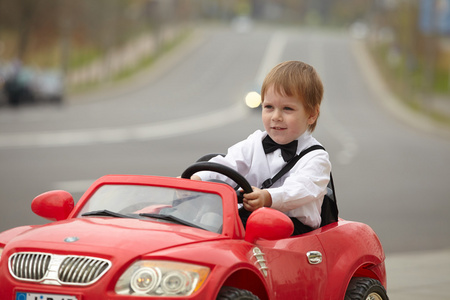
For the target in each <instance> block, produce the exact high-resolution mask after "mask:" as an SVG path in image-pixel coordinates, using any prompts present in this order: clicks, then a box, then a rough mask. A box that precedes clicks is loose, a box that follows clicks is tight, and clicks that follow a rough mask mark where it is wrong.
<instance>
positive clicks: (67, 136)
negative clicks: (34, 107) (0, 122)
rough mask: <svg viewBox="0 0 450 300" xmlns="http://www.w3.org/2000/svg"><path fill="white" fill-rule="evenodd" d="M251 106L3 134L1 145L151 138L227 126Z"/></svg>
mask: <svg viewBox="0 0 450 300" xmlns="http://www.w3.org/2000/svg"><path fill="white" fill-rule="evenodd" d="M248 112H249V109H248V108H247V107H245V106H244V104H243V103H236V104H235V105H233V106H231V107H229V108H226V109H221V110H218V111H215V112H210V113H207V114H204V115H197V116H190V117H187V118H184V119H179V120H168V121H162V122H156V123H149V124H141V125H136V126H129V127H106V128H89V129H80V130H60V131H46V132H26V133H14V134H12V133H11V134H1V135H0V149H2V148H26V147H67V146H77V145H92V144H102V143H122V142H128V141H149V140H155V139H163V138H171V137H174V136H180V135H185V134H188V133H193V132H198V131H202V130H209V129H211V128H214V127H220V126H224V125H226V124H229V123H232V122H236V121H238V120H240V119H242V118H244V117H245V116H246V115H247V113H248Z"/></svg>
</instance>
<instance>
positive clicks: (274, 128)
mask: <svg viewBox="0 0 450 300" xmlns="http://www.w3.org/2000/svg"><path fill="white" fill-rule="evenodd" d="M270 128H271V129H273V130H285V129H286V128H284V127H275V126H272V127H270Z"/></svg>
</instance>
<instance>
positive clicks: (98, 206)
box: [77, 184, 222, 233]
mask: <svg viewBox="0 0 450 300" xmlns="http://www.w3.org/2000/svg"><path fill="white" fill-rule="evenodd" d="M86 216H109V217H130V218H143V219H148V220H155V219H156V220H159V221H161V222H170V223H177V224H183V225H188V226H193V227H199V228H202V229H206V230H209V231H213V232H217V233H221V230H222V199H221V197H220V196H219V195H217V194H211V193H203V192H197V191H191V190H182V189H175V188H165V187H155V186H145V185H122V184H120V185H103V186H101V187H100V188H99V189H98V190H97V191H95V193H94V194H93V195H92V196H91V197H90V199H89V201H88V202H87V203H86V204H85V205H84V206H83V208H82V209H81V211H80V212H79V213H78V215H77V217H86Z"/></svg>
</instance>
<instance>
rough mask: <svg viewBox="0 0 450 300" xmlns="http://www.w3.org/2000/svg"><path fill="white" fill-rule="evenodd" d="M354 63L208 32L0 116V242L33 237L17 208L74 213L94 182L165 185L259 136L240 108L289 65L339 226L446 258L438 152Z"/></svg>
mask: <svg viewBox="0 0 450 300" xmlns="http://www.w3.org/2000/svg"><path fill="white" fill-rule="evenodd" d="M357 57H358V55H357V54H356V53H355V51H354V48H353V47H352V39H351V38H350V37H349V36H347V35H346V33H336V32H321V31H305V30H302V29H299V28H297V29H294V28H288V29H286V28H277V29H270V28H264V29H254V30H252V31H251V32H247V33H241V34H238V33H236V32H233V31H232V30H231V29H230V28H223V27H217V28H208V30H201V31H198V32H197V33H196V34H195V35H194V36H193V37H192V39H191V40H190V41H189V42H187V43H186V44H185V45H184V46H183V47H181V48H179V49H177V50H175V52H173V53H170V54H169V55H168V56H167V57H165V58H163V59H162V60H161V61H159V62H158V63H157V64H156V65H154V66H153V67H152V68H151V69H150V70H148V71H146V72H144V73H142V74H140V75H139V76H138V77H137V78H135V79H133V80H129V81H127V82H124V83H121V84H116V85H109V86H106V87H104V88H102V89H101V90H98V91H95V92H93V93H90V94H85V95H78V96H76V97H72V98H69V99H67V101H66V105H63V106H61V107H53V106H45V105H43V106H26V107H19V108H18V109H12V108H8V107H0V231H3V230H6V229H8V228H12V227H15V226H19V225H25V224H42V223H45V222H46V221H45V220H43V219H41V218H39V217H37V216H35V215H34V214H33V213H32V212H31V209H30V203H31V200H32V199H33V198H34V196H36V195H38V194H40V193H42V192H45V191H47V190H51V189H66V190H68V191H69V192H71V193H72V194H73V195H74V197H75V199H77V198H79V197H80V196H81V193H82V191H83V190H85V189H86V188H87V187H88V186H89V184H90V183H92V182H93V181H94V180H95V179H96V178H98V177H100V176H102V175H104V174H150V175H163V176H178V175H180V174H181V173H182V171H183V170H184V169H185V168H186V167H187V166H188V165H190V164H191V163H193V162H194V161H195V160H196V159H197V158H198V157H200V156H201V155H203V154H205V153H211V152H214V153H217V152H225V151H226V149H227V147H228V146H230V145H231V144H233V143H235V142H237V141H239V140H241V139H243V138H245V137H247V136H248V135H249V134H250V133H252V132H253V131H254V130H256V129H261V128H262V124H261V122H260V117H259V112H258V111H257V110H256V111H251V110H250V109H248V108H246V107H245V106H244V105H243V98H244V96H245V94H246V93H247V92H248V91H250V90H251V89H254V88H257V87H258V85H259V84H260V83H261V80H262V78H263V77H264V75H265V73H266V72H267V71H268V70H269V69H270V68H271V67H272V66H274V65H275V64H276V63H278V62H281V61H285V60H303V61H305V62H307V63H310V64H312V65H313V66H315V67H316V68H317V70H318V71H319V73H320V75H321V77H322V79H323V81H324V85H325V90H326V92H325V99H324V102H323V105H322V111H321V116H320V118H319V122H318V127H317V129H316V131H315V133H314V135H315V137H316V138H317V139H318V140H320V141H321V142H322V143H323V144H324V146H325V147H326V148H327V150H328V152H329V153H330V156H331V161H332V164H333V176H334V178H335V184H336V189H337V198H338V204H339V208H340V215H341V217H343V218H345V219H349V220H355V221H361V222H364V223H367V224H369V225H370V226H371V227H372V228H373V229H374V230H375V231H376V232H377V234H378V235H379V237H380V239H381V241H382V243H383V246H384V248H385V250H386V252H387V253H388V254H389V253H396V252H397V253H398V252H409V251H416V250H433V249H443V248H449V247H450V239H449V238H448V237H449V236H450V218H448V213H449V212H450V201H448V200H449V197H450V196H449V192H448V183H449V179H448V178H450V171H449V168H448V166H449V162H450V140H448V139H445V138H441V137H439V136H437V135H434V134H429V133H426V132H423V131H420V130H417V129H415V127H412V126H410V125H408V124H406V123H404V122H403V121H400V120H399V119H398V118H397V117H396V116H395V115H394V114H391V113H390V112H389V111H387V110H386V109H385V108H384V106H383V105H382V104H381V103H382V101H381V100H383V99H380V93H378V92H377V90H376V89H374V88H373V86H371V82H370V80H367V78H368V77H367V76H366V73H367V70H364V66H365V65H363V64H360V62H359V61H358V59H357ZM412 121H413V122H414V120H412Z"/></svg>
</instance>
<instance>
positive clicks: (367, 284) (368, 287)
mask: <svg viewBox="0 0 450 300" xmlns="http://www.w3.org/2000/svg"><path fill="white" fill-rule="evenodd" d="M388 299H389V298H388V296H387V293H386V290H385V288H384V287H383V285H382V284H381V282H379V281H378V280H376V279H372V278H366V277H355V278H353V279H352V280H350V283H349V285H348V288H347V291H346V292H345V298H344V300H388Z"/></svg>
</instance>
